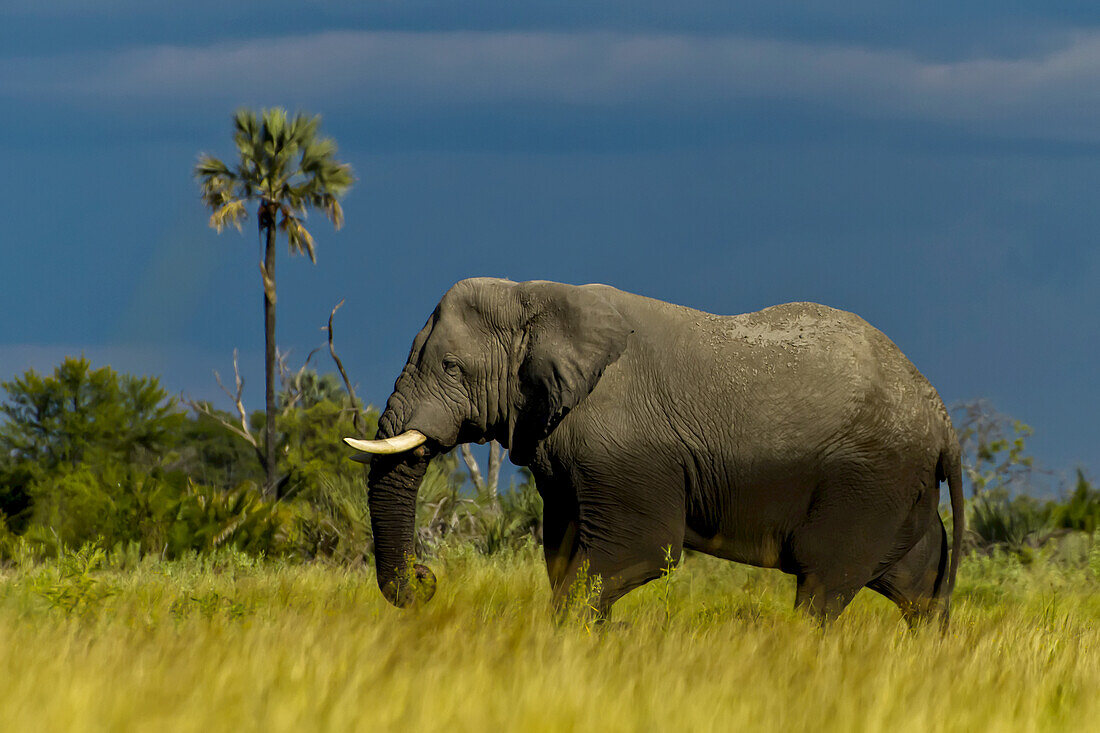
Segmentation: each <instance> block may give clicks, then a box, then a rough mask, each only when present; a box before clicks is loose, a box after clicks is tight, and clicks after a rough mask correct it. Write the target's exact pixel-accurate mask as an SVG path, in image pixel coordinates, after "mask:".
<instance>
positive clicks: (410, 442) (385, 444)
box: [344, 430, 428, 455]
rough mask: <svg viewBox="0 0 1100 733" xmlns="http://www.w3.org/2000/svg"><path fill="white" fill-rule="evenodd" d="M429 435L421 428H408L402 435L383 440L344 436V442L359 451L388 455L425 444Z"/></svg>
mask: <svg viewBox="0 0 1100 733" xmlns="http://www.w3.org/2000/svg"><path fill="white" fill-rule="evenodd" d="M427 439H428V436H426V435H424V433H422V432H420V431H419V430H406V431H405V432H403V433H401V435H395V436H394V437H392V438H383V439H382V440H357V439H356V438H344V442H345V443H347V444H348V445H350V446H351V447H352V448H354V449H355V450H357V451H361V452H363V453H375V454H380V455H386V454H390V453H404V452H405V451H408V450H412V449H413V448H415V447H417V446H418V445H423V444H424V442H425V441H426V440H427Z"/></svg>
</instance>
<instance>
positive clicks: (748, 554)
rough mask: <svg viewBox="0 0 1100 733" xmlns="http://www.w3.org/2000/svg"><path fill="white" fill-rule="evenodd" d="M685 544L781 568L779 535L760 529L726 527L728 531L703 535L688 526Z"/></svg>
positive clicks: (695, 548) (738, 560)
mask: <svg viewBox="0 0 1100 733" xmlns="http://www.w3.org/2000/svg"><path fill="white" fill-rule="evenodd" d="M684 547H686V548H687V549H689V550H695V551H697V552H705V553H706V554H708V555H713V556H714V557H720V558H723V559H725V560H733V561H734V562H741V563H745V564H746V565H755V566H757V567H761V568H778V567H779V565H780V549H781V546H780V542H779V540H778V538H777V537H776V536H774V535H771V534H767V533H763V532H760V531H759V530H757V531H738V530H734V529H729V528H727V529H726V530H725V531H720V532H716V533H714V534H712V535H710V536H703V535H701V534H699V533H698V532H696V531H695V530H693V529H692V528H691V527H690V526H689V527H687V528H686V530H685V532H684Z"/></svg>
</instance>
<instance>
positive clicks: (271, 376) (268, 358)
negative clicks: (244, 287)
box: [261, 209, 275, 497]
mask: <svg viewBox="0 0 1100 733" xmlns="http://www.w3.org/2000/svg"><path fill="white" fill-rule="evenodd" d="M261 216H262V217H263V222H264V223H265V224H266V229H267V232H266V233H267V246H266V247H265V250H264V272H263V275H264V380H265V387H264V389H265V393H264V409H265V410H266V412H267V416H266V420H265V427H264V455H265V463H266V464H267V465H265V466H264V471H265V472H266V474H267V475H266V481H265V483H264V494H265V495H267V496H268V497H270V496H272V495H273V494H274V493H275V215H274V212H272V211H270V210H269V209H268V210H265V211H263V213H262V214H261Z"/></svg>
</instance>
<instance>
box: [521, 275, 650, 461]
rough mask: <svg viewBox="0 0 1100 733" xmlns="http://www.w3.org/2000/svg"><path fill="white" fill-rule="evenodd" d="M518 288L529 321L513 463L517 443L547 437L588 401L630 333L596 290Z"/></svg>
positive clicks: (558, 286) (542, 284)
mask: <svg viewBox="0 0 1100 733" xmlns="http://www.w3.org/2000/svg"><path fill="white" fill-rule="evenodd" d="M517 288H518V291H519V296H520V302H521V304H522V305H523V306H524V309H525V312H526V314H527V322H526V328H525V329H524V333H523V341H522V343H521V345H520V351H521V354H520V355H519V369H518V371H517V378H518V386H519V392H520V402H521V408H520V413H521V414H522V416H523V417H522V418H521V423H522V424H520V425H517V426H516V428H515V429H514V432H518V433H519V435H513V436H512V441H511V442H512V443H513V460H514V459H515V458H516V456H515V448H516V447H518V446H515V443H516V442H531V441H532V440H539V439H541V438H543V437H545V436H546V435H547V434H549V433H550V431H552V430H553V429H554V427H555V426H556V425H557V423H558V422H559V421H560V420H561V419H562V418H563V417H565V415H566V414H567V413H568V412H569V411H570V410H572V409H573V408H574V407H576V406H577V405H578V404H580V402H581V401H582V400H583V399H584V398H585V397H587V396H588V394H589V393H590V392H591V391H592V390H593V388H595V386H596V382H598V381H599V379H600V375H602V374H603V371H604V369H606V368H607V366H608V365H609V364H611V363H612V362H613V361H615V360H616V359H618V358H619V356H620V355H621V354H622V353H623V350H624V349H625V348H626V342H627V337H629V336H630V334H631V333H632V331H631V329H630V327H629V326H628V325H627V322H626V319H624V318H623V316H622V314H620V313H619V311H617V310H615V307H614V306H613V305H612V304H611V303H610V302H609V301H608V300H607V299H606V298H605V297H603V296H602V295H601V294H600V293H599V292H598V291H597V290H596V289H594V288H590V287H578V286H576V285H563V284H561V283H553V282H528V283H521V284H520V285H518V286H517ZM517 438H518V439H519V440H518V441H517ZM524 438H526V439H527V440H526V441H525V440H523V439H524ZM531 447H532V448H533V446H531Z"/></svg>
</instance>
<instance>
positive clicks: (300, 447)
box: [258, 375, 378, 493]
mask: <svg viewBox="0 0 1100 733" xmlns="http://www.w3.org/2000/svg"><path fill="white" fill-rule="evenodd" d="M326 377H331V375H326ZM333 381H334V380H329V379H320V380H318V379H316V378H311V379H310V380H309V382H310V384H312V385H314V386H313V388H312V389H309V385H307V390H306V391H305V392H303V393H301V394H302V395H303V397H302V398H301V399H300V400H299V401H298V402H297V404H296V405H295V407H293V408H291V409H284V410H283V411H282V412H280V414H279V416H278V418H277V420H276V422H275V425H276V430H277V431H278V433H279V435H280V436H281V440H282V443H281V445H280V448H279V452H280V453H281V455H282V457H283V465H284V466H285V469H286V471H287V472H288V474H289V476H290V477H289V480H288V483H287V487H288V488H287V491H288V492H291V493H295V492H299V491H306V492H313V491H316V490H318V489H319V487H321V485H322V484H323V483H324V482H326V481H345V480H352V479H359V480H360V481H362V480H363V478H364V477H363V467H362V465H361V464H359V463H355V462H354V461H351V460H349V459H348V453H349V451H348V448H347V446H345V445H344V442H343V438H344V437H346V436H354V435H357V434H358V431H357V430H356V428H355V424H354V417H353V415H354V412H355V410H356V409H358V407H359V406H352V405H351V402H350V399H348V398H347V397H346V396H345V395H344V393H343V391H342V390H338V389H333V388H332V383H333ZM284 399H285V397H284ZM258 416H259V417H260V418H261V419H262V413H258ZM365 417H366V428H367V431H368V433H373V432H374V431H375V429H376V428H377V426H378V411H377V410H375V409H373V408H371V409H369V410H367V412H366V415H365Z"/></svg>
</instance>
